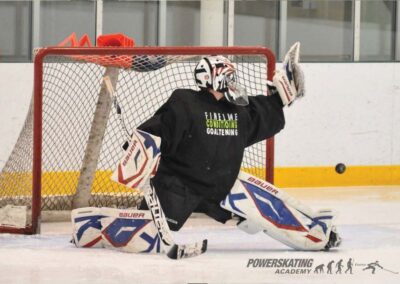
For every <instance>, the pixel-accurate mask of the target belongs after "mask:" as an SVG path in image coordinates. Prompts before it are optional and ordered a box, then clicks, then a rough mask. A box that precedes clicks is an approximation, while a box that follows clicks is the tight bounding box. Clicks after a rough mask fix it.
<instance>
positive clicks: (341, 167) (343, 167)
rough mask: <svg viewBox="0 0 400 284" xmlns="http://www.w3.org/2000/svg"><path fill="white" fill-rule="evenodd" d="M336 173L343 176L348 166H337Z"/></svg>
mask: <svg viewBox="0 0 400 284" xmlns="http://www.w3.org/2000/svg"><path fill="white" fill-rule="evenodd" d="M335 171H336V172H337V173H338V174H343V173H344V172H345V171H346V166H345V164H343V163H339V164H337V165H336V167H335Z"/></svg>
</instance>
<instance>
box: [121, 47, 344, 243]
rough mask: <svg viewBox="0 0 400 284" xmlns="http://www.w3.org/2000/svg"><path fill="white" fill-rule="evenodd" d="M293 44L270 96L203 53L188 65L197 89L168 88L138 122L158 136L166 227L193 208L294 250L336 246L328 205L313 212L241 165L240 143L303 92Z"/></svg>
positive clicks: (270, 129)
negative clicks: (249, 88) (251, 92)
mask: <svg viewBox="0 0 400 284" xmlns="http://www.w3.org/2000/svg"><path fill="white" fill-rule="evenodd" d="M299 48H300V45H299V43H296V44H295V45H294V46H292V47H291V49H290V50H289V52H288V54H287V55H286V57H285V61H284V63H283V66H284V68H283V69H282V70H277V71H276V73H275V75H274V78H273V82H271V83H270V84H269V85H268V89H269V93H270V94H269V96H265V95H258V96H252V97H248V96H247V94H246V90H245V89H244V88H243V87H242V86H240V85H239V84H238V83H237V81H236V69H235V65H234V64H232V63H231V62H230V61H229V60H228V59H227V58H225V57H223V56H209V57H204V58H203V59H201V60H200V61H199V63H198V64H197V66H196V67H195V70H194V77H195V81H196V83H197V85H198V87H199V88H200V90H199V91H195V90H189V89H177V90H175V91H174V92H173V93H172V95H171V96H170V98H169V99H168V101H167V102H166V103H165V104H164V105H163V106H161V108H160V109H159V110H158V111H157V112H156V113H155V114H154V116H153V117H151V118H150V119H149V120H147V121H145V122H144V123H143V124H141V125H140V126H139V127H138V129H139V131H137V133H138V134H139V136H140V135H146V136H150V137H153V138H152V139H159V138H161V145H160V149H159V150H160V151H161V155H160V161H159V163H158V168H157V171H156V172H154V177H153V178H152V179H151V184H152V186H153V187H154V190H155V192H156V195H157V197H158V199H159V202H160V204H161V207H162V210H163V211H164V214H165V217H166V220H167V221H168V227H169V228H170V229H171V230H173V231H178V230H179V229H180V228H181V227H182V226H183V225H184V223H185V222H186V220H187V219H188V218H189V216H190V215H191V214H192V213H193V212H194V211H197V212H203V213H205V214H206V215H208V216H210V217H211V218H213V219H215V220H216V221H218V222H221V223H225V222H226V221H227V220H229V219H232V216H237V218H238V219H239V222H238V227H239V228H240V229H242V230H244V231H246V232H248V233H251V234H252V233H256V232H260V231H263V232H265V233H266V234H268V235H269V236H271V237H273V238H275V239H277V240H279V241H281V242H282V243H284V244H286V245H288V246H290V247H292V248H295V249H300V250H324V249H329V248H331V247H335V246H338V245H339V243H340V238H339V236H338V235H337V233H336V231H335V227H334V226H333V225H332V219H333V214H332V212H331V211H330V210H324V211H318V212H314V211H313V210H311V209H310V208H308V207H307V206H305V205H303V204H301V203H300V202H298V201H297V200H295V199H293V198H291V197H290V196H288V195H287V194H285V193H284V192H282V191H281V190H279V189H278V188H276V187H274V186H273V185H271V184H269V183H267V182H265V181H263V180H260V179H258V178H257V177H254V176H251V175H249V174H246V173H244V172H241V171H240V166H241V162H242V158H243V153H244V150H245V148H246V147H248V146H251V145H252V144H254V143H257V142H259V141H262V140H265V139H268V138H270V137H272V136H274V135H275V134H277V133H278V132H279V131H280V130H282V129H283V127H284V124H285V118H284V113H283V107H284V106H286V105H291V104H292V103H293V102H294V100H296V99H297V98H299V97H302V96H303V95H304V79H303V74H302V71H301V69H300V66H299V63H298V62H299ZM148 134H151V135H148ZM133 136H135V135H133ZM136 136H137V135H136ZM154 136H156V137H154ZM158 137H159V138H158ZM150 140H151V139H150ZM144 143H150V142H149V140H147V142H144ZM153 144H154V145H155V143H153ZM156 148H157V147H154V151H156V150H155V149H156ZM159 150H158V148H157V151H159ZM131 156H133V155H131ZM131 159H133V157H131ZM122 164H123V163H122ZM150 164H152V165H154V163H150ZM151 170H153V166H152V169H151ZM119 171H121V172H122V171H123V169H119ZM118 174H121V173H118ZM117 180H118V178H117ZM140 182H141V183H142V181H140ZM139 209H140V210H147V209H148V204H147V202H146V201H144V200H143V202H142V203H141V204H140V206H139Z"/></svg>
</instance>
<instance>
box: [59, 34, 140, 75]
mask: <svg viewBox="0 0 400 284" xmlns="http://www.w3.org/2000/svg"><path fill="white" fill-rule="evenodd" d="M58 46H59V47H70V48H74V47H93V44H92V42H91V40H90V37H89V36H88V35H87V34H84V35H83V36H82V37H81V38H80V39H79V40H78V39H77V36H76V33H72V34H70V35H69V36H68V37H66V38H65V39H64V40H63V41H61V42H60V43H59V44H58ZM96 46H97V47H99V48H103V47H104V48H106V47H125V48H126V47H134V46H135V41H134V40H133V39H132V38H130V37H128V36H126V35H124V34H121V33H120V34H106V35H101V36H98V37H97V45H96ZM69 57H71V58H73V59H76V60H79V61H86V62H92V63H95V64H99V65H102V66H105V67H111V66H112V67H119V68H130V67H131V66H132V62H133V57H132V55H70V56H69Z"/></svg>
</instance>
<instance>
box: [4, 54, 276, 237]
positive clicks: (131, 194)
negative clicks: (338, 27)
mask: <svg viewBox="0 0 400 284" xmlns="http://www.w3.org/2000/svg"><path fill="white" fill-rule="evenodd" d="M210 54H221V55H225V56H227V57H228V58H229V59H230V60H231V61H232V62H234V63H235V64H236V66H237V70H238V71H237V75H238V83H240V84H241V85H243V86H245V87H246V89H247V92H248V94H250V95H259V94H265V95H266V94H267V87H266V82H267V79H269V80H271V78H272V74H273V72H274V68H275V59H274V56H273V54H272V52H271V51H270V50H269V49H266V48H261V47H221V48H207V47H187V48H184V47H180V48H174V47H164V48H157V47H148V48H45V49H40V50H38V51H37V54H36V57H35V66H34V70H35V73H34V77H35V79H34V84H35V85H34V94H33V99H32V103H31V106H30V109H29V113H28V115H27V118H26V121H25V125H24V127H23V129H22V131H21V133H20V136H19V138H18V141H17V143H16V145H15V147H14V149H13V151H12V153H11V155H10V157H9V159H8V161H7V162H6V164H5V166H4V168H3V170H2V172H1V174H0V210H3V215H7V212H6V210H7V209H6V208H8V207H10V205H12V206H26V209H27V211H28V212H29V215H28V217H27V218H26V221H25V220H24V222H25V223H26V224H25V225H23V226H21V225H19V226H15V225H8V224H7V220H6V219H7V218H6V217H7V216H6V217H3V221H2V220H1V219H0V224H2V225H0V232H13V233H37V232H38V227H39V223H40V222H39V220H40V214H41V212H42V211H43V210H44V211H61V210H71V209H72V208H74V207H83V206H97V207H102V206H107V207H115V208H129V207H134V206H136V205H137V204H138V203H139V202H140V201H141V199H142V194H141V193H140V192H139V191H138V190H131V189H127V188H124V187H122V186H120V185H118V184H116V183H113V182H112V181H111V180H110V176H111V173H112V171H113V170H114V169H115V166H116V165H117V163H118V161H119V160H120V158H121V156H122V154H123V149H122V145H123V144H124V142H125V141H126V140H127V139H128V138H127V136H128V135H129V133H131V132H132V130H133V129H134V128H136V127H137V126H138V125H139V124H140V123H142V122H143V121H145V120H146V119H148V118H150V117H151V116H152V115H153V114H154V112H155V111H156V110H157V109H158V108H159V107H160V106H161V105H162V104H163V103H164V102H165V101H166V100H167V99H168V97H169V95H170V94H171V93H172V91H173V90H174V89H177V88H190V89H197V86H196V84H195V81H194V79H193V70H194V67H195V65H196V64H197V62H198V61H199V60H200V59H201V57H202V56H206V55H210ZM242 168H243V170H245V171H248V172H250V173H252V174H255V175H257V176H259V177H261V178H264V179H267V180H269V181H270V182H273V140H272V139H271V140H269V141H264V142H261V143H258V144H256V145H253V146H251V147H249V148H248V149H246V152H245V155H244V160H243V163H242ZM24 208H25V207H24ZM4 212H6V213H4ZM10 212H12V211H10ZM8 217H10V216H8Z"/></svg>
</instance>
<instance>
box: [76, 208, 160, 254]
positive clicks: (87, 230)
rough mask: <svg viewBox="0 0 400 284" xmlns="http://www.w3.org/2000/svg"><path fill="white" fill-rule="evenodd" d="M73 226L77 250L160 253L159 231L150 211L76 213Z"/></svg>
mask: <svg viewBox="0 0 400 284" xmlns="http://www.w3.org/2000/svg"><path fill="white" fill-rule="evenodd" d="M72 223H73V241H74V243H75V245H76V246H77V247H105V248H109V249H115V250H119V251H124V252H135V253H137V252H146V253H159V252H160V251H161V247H160V245H161V243H160V239H159V236H158V231H157V229H156V227H155V225H154V223H153V219H152V217H151V213H150V211H147V210H129V209H126V210H120V209H113V208H93V207H89V208H81V209H75V210H73V211H72Z"/></svg>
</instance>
